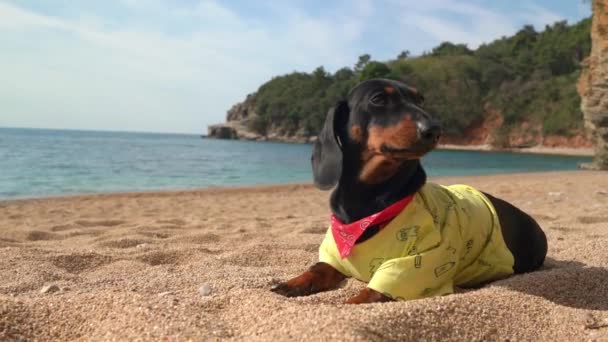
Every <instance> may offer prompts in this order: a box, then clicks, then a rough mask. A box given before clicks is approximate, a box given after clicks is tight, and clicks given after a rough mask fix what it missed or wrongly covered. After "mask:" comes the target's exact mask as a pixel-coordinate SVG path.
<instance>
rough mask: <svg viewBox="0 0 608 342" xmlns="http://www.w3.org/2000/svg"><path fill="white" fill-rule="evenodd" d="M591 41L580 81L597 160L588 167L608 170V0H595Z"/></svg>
mask: <svg viewBox="0 0 608 342" xmlns="http://www.w3.org/2000/svg"><path fill="white" fill-rule="evenodd" d="M591 43H592V47H591V54H590V56H589V57H588V58H587V59H586V60H585V61H584V62H583V70H582V73H581V77H580V80H579V83H578V92H579V94H580V95H581V109H582V111H583V113H584V117H585V128H586V129H587V132H588V133H589V137H590V138H591V139H592V140H593V141H594V143H595V158H594V161H593V163H591V164H587V165H584V167H585V168H590V169H603V170H608V0H593V20H592V24H591Z"/></svg>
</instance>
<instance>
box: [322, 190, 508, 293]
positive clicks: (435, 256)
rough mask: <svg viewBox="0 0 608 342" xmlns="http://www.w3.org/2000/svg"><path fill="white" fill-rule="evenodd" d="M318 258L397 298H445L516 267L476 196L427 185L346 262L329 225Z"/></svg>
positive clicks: (493, 218)
mask: <svg viewBox="0 0 608 342" xmlns="http://www.w3.org/2000/svg"><path fill="white" fill-rule="evenodd" d="M319 260H320V261H322V262H325V263H328V264H330V265H331V266H333V267H334V268H335V269H337V270H338V271H340V272H341V273H342V274H344V275H346V276H348V277H355V278H357V279H359V280H361V281H364V282H369V284H368V287H369V288H371V289H373V290H376V291H378V292H380V293H383V294H384V295H386V296H388V297H390V298H393V299H397V300H407V299H417V298H424V297H431V296H437V295H445V294H450V293H452V292H453V291H454V289H453V287H454V286H455V285H458V286H463V287H466V286H474V285H479V284H482V283H485V282H488V281H491V280H497V279H502V278H505V277H507V276H509V275H510V274H513V263H514V259H513V255H512V254H511V252H510V251H509V249H508V248H507V246H506V244H505V242H504V240H503V237H502V233H501V230H500V223H499V221H498V216H497V215H496V211H495V209H494V207H493V206H492V204H491V203H490V201H489V200H488V199H487V198H486V197H485V196H484V195H483V194H482V193H481V192H479V191H477V190H475V189H473V188H471V187H469V186H466V185H452V186H447V187H446V186H441V185H438V184H433V183H427V184H425V185H424V186H423V187H422V188H421V189H420V190H419V191H418V192H417V193H416V195H415V197H414V199H413V200H412V202H410V203H409V204H408V206H407V207H405V209H404V210H403V211H402V212H401V213H399V215H397V216H396V217H395V218H394V219H393V220H392V221H390V223H389V224H388V225H386V226H385V227H384V228H383V229H382V230H380V231H379V232H378V233H377V234H376V235H374V236H373V237H372V238H370V239H368V240H366V241H364V242H362V243H358V244H355V246H354V247H353V249H352V250H351V253H350V254H349V255H348V256H347V257H346V258H344V259H341V258H340V253H339V252H338V249H337V247H336V244H335V242H334V239H333V235H332V233H331V227H330V229H329V230H328V231H327V234H326V235H325V239H324V240H323V242H322V244H321V247H320V249H319Z"/></svg>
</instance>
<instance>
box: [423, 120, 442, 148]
mask: <svg viewBox="0 0 608 342" xmlns="http://www.w3.org/2000/svg"><path fill="white" fill-rule="evenodd" d="M440 136H441V127H440V126H439V125H438V124H437V123H434V122H425V123H419V124H418V139H420V141H421V142H423V143H425V144H434V143H436V142H437V141H438V140H439V137H440Z"/></svg>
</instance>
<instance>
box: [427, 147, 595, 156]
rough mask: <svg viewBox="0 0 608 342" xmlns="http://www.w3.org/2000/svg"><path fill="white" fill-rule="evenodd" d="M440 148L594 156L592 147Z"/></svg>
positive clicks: (447, 148)
mask: <svg viewBox="0 0 608 342" xmlns="http://www.w3.org/2000/svg"><path fill="white" fill-rule="evenodd" d="M437 149H438V150H452V151H479V152H513V153H526V154H550V155H562V156H577V157H593V155H594V151H593V148H592V147H583V148H573V147H548V146H533V147H522V148H503V149H497V148H493V147H492V146H490V145H452V144H445V145H439V146H438V147H437Z"/></svg>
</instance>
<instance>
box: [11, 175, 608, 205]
mask: <svg viewBox="0 0 608 342" xmlns="http://www.w3.org/2000/svg"><path fill="white" fill-rule="evenodd" d="M596 172H597V173H602V172H603V171H588V170H580V169H579V170H555V171H538V172H534V171H533V172H513V173H496V174H491V175H467V176H440V177H431V176H429V177H428V181H430V182H435V183H441V182H460V181H467V180H469V181H471V182H475V181H476V180H483V179H489V178H509V177H522V176H523V177H542V176H551V175H568V174H570V175H573V176H576V175H578V174H581V173H585V174H587V173H588V174H591V173H596ZM297 190H318V189H316V188H315V186H314V184H313V183H312V181H311V182H308V183H307V182H294V183H277V184H259V185H235V186H214V187H207V188H203V187H200V188H191V189H164V190H141V191H109V192H93V193H80V194H79V193H76V194H54V195H49V196H39V197H25V198H6V199H1V198H0V208H1V207H3V206H7V205H12V204H22V203H31V202H44V201H55V200H60V201H61V200H67V201H75V200H87V199H91V200H94V199H107V198H145V197H156V198H166V197H173V196H180V195H214V194H215V195H226V194H239V193H241V194H252V193H253V194H255V193H272V192H275V191H297ZM318 191H319V192H327V193H330V191H322V190H318Z"/></svg>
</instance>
